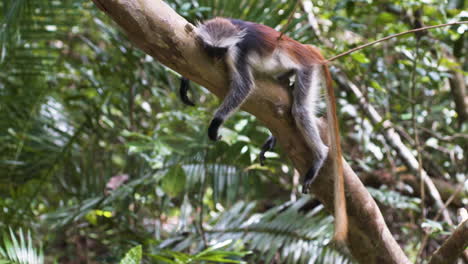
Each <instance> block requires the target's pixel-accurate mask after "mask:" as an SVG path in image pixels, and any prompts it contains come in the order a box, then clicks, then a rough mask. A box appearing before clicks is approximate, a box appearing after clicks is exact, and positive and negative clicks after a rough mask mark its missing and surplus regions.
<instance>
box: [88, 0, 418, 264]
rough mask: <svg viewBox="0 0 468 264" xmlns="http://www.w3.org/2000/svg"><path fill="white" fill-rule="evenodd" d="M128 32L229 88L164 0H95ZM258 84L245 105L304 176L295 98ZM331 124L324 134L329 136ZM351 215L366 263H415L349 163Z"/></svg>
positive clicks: (185, 69)
mask: <svg viewBox="0 0 468 264" xmlns="http://www.w3.org/2000/svg"><path fill="white" fill-rule="evenodd" d="M93 1H94V2H95V3H96V5H97V6H98V7H99V8H100V9H101V10H103V11H104V12H106V13H107V14H108V15H109V16H110V17H111V18H112V19H113V20H115V21H116V22H117V23H118V24H119V25H120V26H121V27H122V28H123V29H124V30H125V31H126V32H127V34H128V36H129V39H130V40H131V41H132V42H133V43H135V45H136V46H138V47H139V48H141V49H142V50H143V51H145V52H146V53H148V54H149V55H151V56H153V57H154V58H156V59H157V60H158V61H159V62H161V63H162V64H164V65H166V66H168V67H170V68H172V69H173V70H175V71H177V72H179V73H180V74H182V75H184V76H185V77H187V78H189V79H191V80H193V81H195V82H197V83H199V84H200V85H203V86H204V87H206V88H207V89H209V90H210V91H211V92H213V93H214V94H216V95H217V96H218V97H221V98H222V97H224V95H225V94H226V93H227V91H228V87H229V86H228V75H227V73H226V69H225V66H224V64H222V63H221V62H214V61H213V60H211V59H209V58H208V57H207V56H206V55H205V53H204V52H203V50H202V49H201V48H200V47H199V46H198V45H197V44H196V41H195V39H194V34H193V25H191V24H190V23H188V22H187V21H186V20H185V19H184V18H182V17H180V16H179V15H178V14H177V13H175V12H174V10H172V9H171V8H170V7H169V6H168V5H167V4H165V3H164V2H162V1H160V0H93ZM255 85H256V89H255V91H254V92H253V94H252V96H251V98H250V99H249V100H248V101H247V102H246V103H245V104H244V105H243V107H242V109H243V110H245V111H247V112H249V113H251V114H253V115H255V116H256V117H257V118H258V119H259V120H260V121H261V122H263V123H264V124H265V125H266V126H267V127H268V128H269V129H270V130H271V131H272V133H273V135H275V136H276V137H277V139H278V143H279V144H280V145H281V146H282V148H283V149H284V151H285V153H286V154H287V155H288V157H289V158H290V159H291V160H292V162H293V164H294V166H295V167H296V168H297V169H298V171H299V172H300V173H301V175H304V174H305V173H306V171H307V169H308V168H309V164H311V162H312V160H311V157H312V156H313V155H312V153H311V152H310V150H309V149H308V148H307V147H306V146H307V145H306V144H305V140H304V138H303V136H302V134H301V133H300V131H299V130H298V129H297V128H296V126H295V122H294V120H293V118H292V117H291V113H290V108H291V98H290V96H289V94H288V91H287V89H285V88H284V87H281V86H280V85H279V84H278V83H277V82H276V81H274V80H272V79H270V78H268V77H264V76H256V83H255ZM325 126H326V125H325V123H324V122H321V135H322V138H323V140H324V141H326V140H327V135H326V132H325V131H326V129H325ZM330 165H331V163H330V161H329V159H328V160H327V161H326V163H325V165H324V168H323V169H322V170H321V172H320V175H319V176H318V177H317V179H316V181H315V183H314V185H313V186H312V190H311V191H312V192H313V193H314V194H315V195H316V197H317V198H318V199H319V200H320V201H321V202H322V203H323V204H324V206H325V207H326V208H327V209H328V210H329V211H333V190H332V188H333V186H334V184H333V178H334V177H332V168H331V166H330ZM344 176H345V186H346V197H347V201H348V202H347V211H348V214H349V225H350V226H349V235H348V242H347V245H348V248H349V249H350V251H351V253H352V254H353V256H354V257H355V258H356V259H357V260H358V261H359V262H360V263H366V264H374V263H379V264H386V263H394V264H405V263H410V262H409V260H408V259H407V257H406V256H405V254H404V253H403V251H402V250H401V248H400V247H399V245H398V244H397V242H396V241H395V239H394V238H393V236H392V235H391V234H390V231H389V230H388V228H387V226H386V224H385V222H384V219H383V217H382V214H381V213H380V211H379V209H378V207H377V205H376V203H375V202H374V200H373V199H372V197H371V196H370V194H369V193H368V192H367V190H366V188H365V187H364V186H363V184H362V183H361V182H360V180H359V179H358V177H357V176H356V174H355V173H354V172H353V170H352V169H351V167H350V166H349V165H348V164H347V163H345V164H344Z"/></svg>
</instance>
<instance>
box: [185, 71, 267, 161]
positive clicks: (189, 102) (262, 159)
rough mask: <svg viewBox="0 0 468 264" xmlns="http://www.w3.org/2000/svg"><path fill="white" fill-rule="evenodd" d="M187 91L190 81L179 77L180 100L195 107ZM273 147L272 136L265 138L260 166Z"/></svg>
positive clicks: (260, 156)
mask: <svg viewBox="0 0 468 264" xmlns="http://www.w3.org/2000/svg"><path fill="white" fill-rule="evenodd" d="M189 89H190V80H189V79H187V78H185V77H181V78H180V89H179V95H180V99H181V100H182V102H183V103H184V104H186V105H189V106H195V103H193V102H192V101H191V100H190V99H189V98H188V95H187V93H188V90H189ZM275 145H276V138H275V137H274V136H273V135H271V136H269V137H268V138H267V140H266V141H265V143H263V145H262V148H261V151H260V154H258V159H259V160H260V164H261V165H262V166H265V159H266V158H265V153H266V152H267V151H270V150H272V149H273V148H274V147H275Z"/></svg>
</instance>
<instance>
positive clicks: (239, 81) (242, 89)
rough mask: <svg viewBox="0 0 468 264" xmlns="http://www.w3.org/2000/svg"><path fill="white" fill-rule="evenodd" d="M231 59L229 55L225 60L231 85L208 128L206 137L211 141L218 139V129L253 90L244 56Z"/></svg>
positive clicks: (248, 67)
mask: <svg viewBox="0 0 468 264" xmlns="http://www.w3.org/2000/svg"><path fill="white" fill-rule="evenodd" d="M232 57H233V56H232V55H229V56H228V58H227V65H228V67H229V68H230V75H231V79H232V80H231V85H230V88H229V92H228V94H227V95H226V97H225V98H224V100H223V103H222V104H221V106H220V107H219V108H218V110H216V113H215V115H214V118H213V120H212V121H211V123H210V126H209V128H208V137H209V138H210V139H211V140H217V139H218V129H219V127H220V126H221V125H222V124H223V123H224V121H225V120H226V119H228V118H229V116H231V115H232V113H234V111H236V110H237V109H238V108H239V107H240V106H241V105H242V103H243V102H244V101H245V99H247V97H248V96H249V94H250V92H251V91H252V88H253V78H252V71H251V69H250V66H249V65H248V64H247V62H246V55H239V57H238V58H237V59H236V61H233V60H232V59H231V58H232Z"/></svg>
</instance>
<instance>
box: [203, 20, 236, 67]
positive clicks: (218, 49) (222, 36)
mask: <svg viewBox="0 0 468 264" xmlns="http://www.w3.org/2000/svg"><path fill="white" fill-rule="evenodd" d="M196 35H197V40H198V41H199V43H201V45H202V47H203V49H204V50H205V51H206V52H207V53H208V55H209V56H210V57H213V58H218V59H221V58H223V57H224V55H226V52H227V51H228V49H229V47H231V46H234V45H236V44H237V43H238V42H239V41H240V40H241V39H242V37H243V36H244V35H245V34H244V32H243V31H242V30H239V28H238V27H236V26H235V25H234V24H232V23H231V21H229V20H227V19H224V18H214V19H210V20H208V21H205V22H204V23H203V24H198V25H197V29H196Z"/></svg>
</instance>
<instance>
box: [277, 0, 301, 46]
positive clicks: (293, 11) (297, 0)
mask: <svg viewBox="0 0 468 264" xmlns="http://www.w3.org/2000/svg"><path fill="white" fill-rule="evenodd" d="M300 2H301V0H296V4H294V8H293V10H292V11H291V13H290V14H289V17H288V22H286V25H284V27H283V29H282V30H281V33H280V35H279V37H278V40H280V39H281V38H282V37H283V35H284V32H285V31H286V29H287V28H288V26H289V24H290V23H291V20H292V18H293V16H294V13H295V12H296V9H297V7H298V6H299V3H300Z"/></svg>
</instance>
